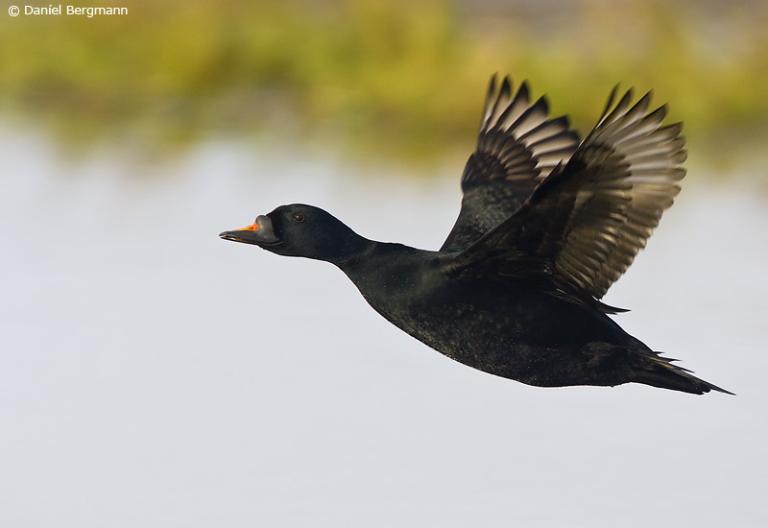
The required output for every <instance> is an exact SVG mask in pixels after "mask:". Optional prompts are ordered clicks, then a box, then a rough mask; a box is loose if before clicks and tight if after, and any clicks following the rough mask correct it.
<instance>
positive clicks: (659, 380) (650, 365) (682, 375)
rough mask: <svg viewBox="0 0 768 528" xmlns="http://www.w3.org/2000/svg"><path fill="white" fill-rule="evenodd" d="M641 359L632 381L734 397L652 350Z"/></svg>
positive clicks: (689, 391)
mask: <svg viewBox="0 0 768 528" xmlns="http://www.w3.org/2000/svg"><path fill="white" fill-rule="evenodd" d="M641 357H642V360H641V361H640V364H639V365H637V366H636V367H635V368H634V369H633V372H634V375H635V376H634V379H633V380H632V381H635V382H637V383H644V384H646V385H651V386H653V387H659V388H662V389H671V390H676V391H680V392H687V393H689V394H705V393H707V392H710V391H716V392H722V393H725V394H730V395H734V393H732V392H730V391H727V390H725V389H723V388H720V387H718V386H717V385H713V384H712V383H709V382H707V381H704V380H703V379H699V378H697V377H696V376H694V375H693V373H692V372H691V371H690V370H688V369H685V368H683V367H678V366H676V365H673V364H672V362H673V361H675V360H674V359H670V358H665V357H662V356H660V355H658V354H657V353H656V352H653V351H651V350H648V351H644V352H643V353H642V356H641ZM734 396H735V395H734Z"/></svg>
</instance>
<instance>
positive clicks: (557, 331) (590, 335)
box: [220, 78, 727, 394]
mask: <svg viewBox="0 0 768 528" xmlns="http://www.w3.org/2000/svg"><path fill="white" fill-rule="evenodd" d="M649 99H650V95H649V94H648V95H646V96H645V97H643V98H641V99H640V101H639V102H638V103H636V104H635V105H634V106H631V107H630V105H629V102H630V100H631V91H630V92H628V93H627V95H625V96H624V97H623V98H622V99H621V100H620V101H619V103H618V104H617V105H616V106H614V105H613V94H612V96H611V99H610V100H609V103H608V105H607V106H606V110H605V111H604V112H603V116H602V117H601V119H600V121H599V122H598V125H597V126H596V127H595V129H594V130H593V131H592V132H591V133H590V135H589V136H588V137H587V138H586V139H585V140H583V141H580V140H579V138H578V136H577V135H576V134H575V133H574V132H572V131H570V130H569V129H568V124H567V120H565V118H557V119H549V118H548V117H547V111H546V103H545V102H544V100H543V99H539V100H538V101H537V102H535V103H534V104H530V103H529V102H528V88H527V85H525V84H523V85H522V87H521V88H520V89H519V90H518V92H517V93H516V94H515V95H514V97H513V96H512V92H511V83H510V82H509V80H508V79H507V78H505V79H504V82H503V83H502V84H501V87H500V88H499V89H498V90H497V87H496V82H495V78H494V79H493V80H492V82H491V87H490V89H489V95H488V98H487V101H486V107H485V114H484V118H483V122H482V124H481V132H480V140H479V142H478V148H477V150H476V152H475V153H474V154H473V155H472V156H471V157H470V159H469V161H468V163H467V167H466V168H465V172H464V177H463V179H462V188H463V190H464V200H463V202H462V210H461V213H460V215H459V218H458V220H457V222H456V225H455V226H454V229H453V230H452V232H451V234H450V235H449V236H448V239H447V240H446V242H445V244H444V245H443V247H442V248H441V249H440V251H425V250H419V249H414V248H411V247H407V246H404V245H401V244H390V243H383V242H375V241H371V240H368V239H366V238H363V237H361V236H360V235H358V234H356V233H354V232H353V231H352V230H351V229H350V228H348V227H347V226H346V225H344V224H343V223H342V222H341V221H339V220H338V219H336V218H335V217H333V216H332V215H330V214H329V213H327V212H325V211H323V210H322V209H319V208H316V207H312V206H308V205H302V204H294V205H288V206H282V207H279V208H277V209H276V210H274V211H273V212H271V213H269V214H268V215H266V216H260V217H258V218H257V220H256V222H255V223H254V224H253V225H251V226H248V227H247V228H243V229H240V230H236V231H227V232H224V233H222V234H221V235H220V236H221V237H222V238H225V239H229V240H234V241H238V242H245V243H250V244H256V245H259V246H261V247H264V248H265V249H267V250H269V251H271V252H273V253H277V254H280V255H287V256H304V257H308V258H313V259H318V260H325V261H328V262H331V263H333V264H335V265H336V266H338V267H339V268H340V269H341V270H342V271H343V272H344V273H345V274H346V275H347V276H348V277H349V278H350V280H352V282H353V283H354V284H355V285H356V286H357V288H358V289H359V290H360V292H361V293H362V295H363V296H364V297H365V299H366V300H367V301H368V303H369V304H370V305H371V306H372V307H373V308H374V309H375V310H376V311H377V312H378V313H380V314H381V315H382V316H383V317H385V318H386V319H387V320H388V321H390V322H391V323H392V324H394V325H395V326H397V327H398V328H400V329H402V330H403V331H405V332H407V333H408V334H410V335H411V336H413V337H415V338H416V339H418V340H419V341H421V342H423V343H425V344H426V345H428V346H430V347H432V348H434V349H435V350H437V351H439V352H441V353H443V354H444V355H446V356H448V357H450V358H452V359H454V360H456V361H459V362H461V363H463V364H465V365H468V366H470V367H473V368H476V369H479V370H482V371H485V372H488V373H491V374H495V375H498V376H502V377H505V378H510V379H513V380H517V381H520V382H523V383H526V384H529V385H535V386H541V387H562V386H570V385H601V386H613V385H620V384H623V383H628V382H637V383H644V384H647V385H652V386H656V387H662V388H667V389H673V390H678V391H683V392H689V393H695V394H701V393H705V392H709V391H710V390H717V391H721V392H727V391H724V390H723V389H720V388H718V387H716V386H714V385H712V384H710V383H707V382H705V381H703V380H700V379H699V378H696V377H695V376H693V375H692V374H691V373H690V371H688V370H686V369H683V368H680V367H677V366H675V365H673V364H672V361H673V360H669V359H666V358H663V357H661V356H659V355H658V354H657V353H656V352H654V351H652V350H650V349H649V348H648V347H647V346H645V345H644V344H643V343H642V342H640V341H639V340H637V339H635V338H634V337H632V336H631V335H629V334H627V333H626V332H625V331H624V330H622V329H621V328H620V327H619V326H618V325H617V324H616V323H615V322H614V321H613V320H612V319H611V318H610V317H608V315H607V313H610V312H616V311H620V310H619V309H617V308H612V307H610V306H607V305H604V304H602V303H601V302H600V301H599V298H600V297H602V295H603V294H604V293H605V291H606V290H607V289H608V287H609V286H610V284H612V283H613V282H614V281H615V280H616V279H617V278H618V277H619V276H620V275H621V273H623V271H624V270H625V269H626V268H627V267H628V266H629V264H630V263H631V262H632V259H633V258H634V256H635V254H636V253H637V251H639V249H641V248H642V247H643V246H644V245H645V241H646V239H647V237H648V236H649V235H650V233H651V231H652V230H653V228H654V227H655V226H656V224H657V223H658V220H659V218H660V216H661V214H662V212H663V210H664V209H666V208H667V207H669V205H671V203H672V199H673V197H674V195H675V194H677V192H678V191H679V186H678V185H677V182H678V181H679V180H680V179H681V178H682V176H683V174H684V172H683V171H682V169H681V168H680V167H679V165H680V163H682V161H683V160H684V158H685V151H684V150H683V149H682V147H683V145H684V141H683V139H682V137H680V136H679V132H680V126H679V125H669V126H666V127H661V122H662V120H663V118H664V114H665V111H664V107H662V108H660V109H658V110H656V111H653V112H651V113H647V114H646V108H647V105H648V101H649Z"/></svg>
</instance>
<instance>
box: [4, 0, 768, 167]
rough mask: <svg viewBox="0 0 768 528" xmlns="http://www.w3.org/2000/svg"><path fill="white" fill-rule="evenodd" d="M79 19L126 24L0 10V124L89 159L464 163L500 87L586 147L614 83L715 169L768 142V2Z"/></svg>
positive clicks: (208, 9)
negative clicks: (657, 110)
mask: <svg viewBox="0 0 768 528" xmlns="http://www.w3.org/2000/svg"><path fill="white" fill-rule="evenodd" d="M89 5H127V6H128V7H129V9H130V12H129V14H128V15H127V16H113V17H94V18H90V19H89V18H84V17H67V16H58V17H55V16H45V17H32V16H19V17H17V18H11V17H10V16H7V15H6V13H5V8H3V12H2V13H0V112H2V114H1V115H2V117H3V118H4V120H11V121H12V122H13V120H19V121H20V122H21V121H24V122H25V123H33V124H34V125H35V126H36V125H38V124H39V125H41V126H42V127H43V128H44V129H45V130H49V131H52V132H53V133H54V134H55V136H56V137H57V138H58V139H59V140H60V141H61V143H62V144H65V145H71V146H73V147H78V148H86V149H87V148H91V147H93V146H95V145H99V144H104V143H116V144H121V145H122V144H126V145H131V146H133V147H135V148H138V149H140V150H147V151H148V152H151V151H155V152H165V151H167V152H174V151H175V150H176V149H178V148H188V147H189V146H190V145H194V144H196V142H197V141H198V140H200V139H204V138H208V137H218V136H224V137H238V138H251V137H254V138H256V137H259V138H261V140H266V141H270V140H271V141H276V142H279V143H280V144H281V145H283V146H284V148H288V149H290V148H291V143H292V142H296V143H300V142H309V143H312V144H321V145H324V146H325V145H327V146H331V147H333V148H337V149H339V150H340V151H342V152H344V153H345V155H349V156H353V157H355V156H359V157H366V158H368V157H373V158H374V159H387V158H389V159H394V160H411V159H412V160H418V159H433V158H434V157H435V156H445V155H447V156H453V155H461V156H464V155H466V154H468V153H469V149H470V148H471V145H472V143H473V135H474V133H475V131H476V128H477V124H478V121H479V113H480V107H481V104H482V100H483V97H484V93H485V87H486V83H487V81H488V78H489V76H490V74H491V73H493V72H496V71H498V72H502V73H506V72H509V73H511V74H512V76H513V79H514V80H515V81H516V82H519V81H521V80H523V79H528V80H529V81H530V83H531V87H532V89H533V92H534V95H541V94H543V93H547V94H548V96H549V100H550V103H551V108H552V111H553V113H555V114H561V113H568V114H570V115H571V117H572V120H573V123H574V124H575V125H576V126H577V127H578V128H579V129H580V130H581V132H582V133H584V132H586V130H587V129H588V127H589V126H590V125H591V124H592V123H593V122H594V120H595V118H596V117H597V116H598V115H599V113H600V111H601V110H602V107H603V104H604V102H605V98H606V96H607V94H608V92H609V91H610V89H611V88H612V87H613V85H614V84H616V83H617V82H621V83H623V85H624V86H629V85H632V86H635V87H636V88H637V90H638V91H645V90H648V89H651V88H653V89H654V92H655V94H656V98H655V101H656V102H658V103H659V104H660V103H662V102H665V101H669V102H670V109H671V118H672V119H675V120H684V121H685V124H686V134H687V135H688V137H689V138H690V139H691V143H692V147H691V149H692V150H693V148H694V147H696V146H698V148H699V149H700V151H702V152H706V155H707V156H712V157H715V158H717V159H720V160H724V161H726V162H732V161H734V160H736V161H737V160H738V159H739V156H741V155H742V152H741V151H742V150H746V146H747V145H759V144H761V143H762V142H764V141H765V140H766V139H768V119H767V118H766V116H768V98H766V87H768V82H767V81H768V31H765V30H764V28H765V27H768V3H766V2H747V1H741V2H735V3H730V2H729V3H726V2H690V3H683V2H670V1H666V2H661V1H658V2H649V1H643V0H625V1H614V2H589V1H580V2H577V1H574V2H555V1H551V0H550V1H544V2H534V1H513V2H500V1H480V2H471V1H468V0H467V1H464V2H462V1H452V2H451V1H447V0H443V1H441V0H433V1H408V2H406V1H384V0H357V1H352V0H350V1H348V2H334V1H330V0H326V1H318V2H310V1H291V0H282V1H264V0H262V1H256V2H253V1H240V0H224V1H221V0H219V1H214V0H210V1H196V2H188V1H187V2H179V1H164V2H149V1H147V2H138V1H134V2H122V3H119V2H113V3H103V2H102V3H99V2H90V3H89ZM712 147H716V148H712ZM692 153H693V152H692ZM702 155H703V154H702Z"/></svg>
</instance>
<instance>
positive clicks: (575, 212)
mask: <svg viewBox="0 0 768 528" xmlns="http://www.w3.org/2000/svg"><path fill="white" fill-rule="evenodd" d="M615 94H616V89H615V88H614V90H613V92H612V93H611V96H610V98H609V100H608V104H607V105H606V108H605V110H604V111H603V114H602V116H601V117H600V120H599V121H598V123H597V125H596V126H595V128H594V129H593V130H592V132H590V134H589V136H588V137H587V138H586V139H585V140H584V142H583V143H582V144H581V145H580V146H579V148H578V149H577V150H576V152H575V153H574V154H573V156H572V157H571V159H570V160H569V162H568V163H567V164H566V165H565V167H563V168H562V170H560V169H557V170H555V171H553V172H552V174H551V175H550V176H549V177H547V178H546V179H545V180H544V181H543V182H542V183H541V185H539V187H537V188H536V190H535V191H534V193H533V194H532V195H531V197H530V198H529V200H528V201H527V202H526V203H525V204H524V205H523V206H522V207H521V208H520V209H519V210H518V211H517V212H516V213H515V214H514V215H512V216H511V217H510V218H509V219H507V220H506V221H505V222H504V223H503V224H501V225H500V226H498V227H497V228H496V229H494V230H493V231H491V232H490V233H488V234H486V235H485V236H484V237H483V238H482V239H481V240H479V241H478V242H477V243H475V244H474V245H473V246H472V247H470V248H468V249H467V250H466V251H464V252H463V253H462V254H460V255H458V256H457V258H456V259H455V261H454V263H453V265H452V267H453V269H454V270H459V271H461V272H464V273H466V272H472V271H473V270H474V271H481V270H482V272H483V273H488V272H491V273H496V274H498V275H500V276H530V275H531V274H534V275H539V276H541V275H545V276H548V277H549V278H550V279H551V280H552V282H553V283H554V284H555V285H556V286H557V287H558V289H560V290H561V291H565V292H567V293H570V294H573V295H575V296H576V297H579V298H582V299H584V298H593V299H599V298H601V297H602V296H603V295H604V294H605V292H606V291H607V290H608V288H609V287H610V286H611V284H613V283H614V282H615V281H616V280H617V279H618V278H619V277H620V276H621V275H622V274H623V273H624V271H626V269H627V268H628V267H629V265H630V264H631V263H632V261H633V259H634V258H635V255H636V254H637V252H638V251H639V250H640V249H641V248H643V247H644V246H645V244H646V241H647V239H648V237H649V236H650V235H651V232H652V231H653V229H654V228H655V227H656V226H657V225H658V223H659V219H660V218H661V215H662V213H663V212H664V210H665V209H667V208H668V207H669V206H670V205H672V202H673V200H674V197H675V196H676V195H677V193H678V192H679V191H680V187H679V185H678V182H679V181H680V179H682V178H683V176H684V175H685V170H684V169H683V168H682V167H681V166H680V165H681V163H682V162H683V161H684V160H685V158H686V153H685V150H684V145H685V140H684V138H683V137H682V136H680V132H681V130H682V125H681V124H680V123H676V124H672V125H668V126H661V125H662V121H663V120H664V118H665V117H666V106H662V107H659V108H657V109H656V110H654V111H652V112H650V113H648V112H647V110H648V105H649V103H650V99H651V93H650V92H649V93H647V94H645V95H644V96H643V97H642V98H640V100H639V101H638V102H637V103H635V104H634V105H631V101H632V90H631V89H630V90H629V91H627V93H626V94H625V95H624V96H623V97H622V98H621V100H619V102H618V103H616V104H615V105H614V99H615Z"/></svg>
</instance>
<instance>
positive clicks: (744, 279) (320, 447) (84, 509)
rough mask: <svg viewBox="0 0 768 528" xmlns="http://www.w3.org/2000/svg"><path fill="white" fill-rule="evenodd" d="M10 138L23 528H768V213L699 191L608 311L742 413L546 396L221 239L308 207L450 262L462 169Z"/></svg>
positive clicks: (226, 149) (698, 187)
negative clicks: (139, 152)
mask: <svg viewBox="0 0 768 528" xmlns="http://www.w3.org/2000/svg"><path fill="white" fill-rule="evenodd" d="M0 135H1V136H2V137H0V139H2V141H0V155H2V159H3V166H4V168H3V169H2V171H3V175H2V177H1V181H2V182H3V185H2V193H0V245H1V247H2V260H0V271H1V273H0V291H1V292H2V302H0V339H1V340H2V346H1V347H0V526H3V527H9V528H27V527H29V528H31V527H56V528H64V527H73V528H91V527H93V528H97V527H98V528H103V527H105V526H109V527H115V528H117V527H126V528H128V527H137V526H140V527H142V528H153V527H158V528H159V527H162V528H172V527H211V526H226V527H228V528H237V527H253V526H269V527H282V526H291V527H292V526H313V527H318V526H329V527H342V526H356V527H357V526H365V527H393V526H397V527H406V526H407V527H411V526H413V527H425V526H440V527H466V526H481V527H496V526H498V527H502V526H504V527H508V526H521V527H522V526H524V527H526V528H536V527H550V526H554V527H559V526H567V527H581V526H584V527H590V528H595V527H616V526H621V527H643V528H647V527H649V526H696V527H697V528H703V527H709V526H712V527H718V528H722V527H729V528H738V527H756V526H768V505H767V504H766V500H765V490H766V489H768V457H767V455H768V421H767V420H768V418H767V413H766V408H767V407H768V388H766V382H765V379H766V376H768V355H767V354H766V345H765V330H766V315H768V313H767V310H766V306H767V305H766V299H768V281H767V280H766V278H765V266H766V262H767V261H768V236H766V232H767V230H768V208H766V204H767V203H768V201H767V200H768V197H767V196H765V195H762V196H759V195H757V194H756V193H755V192H753V191H752V190H751V188H748V187H746V186H744V185H743V184H734V183H733V182H732V181H731V182H730V183H728V182H726V183H724V184H722V185H717V184H715V183H713V181H712V180H711V179H708V178H706V177H704V176H703V175H701V174H697V172H696V171H695V170H692V171H691V172H690V174H689V176H688V179H687V180H686V181H685V182H684V183H685V185H687V187H688V188H686V189H684V192H683V193H682V194H681V195H680V198H679V200H678V203H677V204H676V205H675V207H673V208H672V210H671V211H670V212H668V214H667V215H666V216H665V218H664V219H663V221H662V224H661V227H660V229H659V230H658V232H657V233H656V234H655V235H654V236H653V238H652V239H651V241H650V243H649V245H648V249H647V250H646V251H644V252H643V253H642V254H641V255H640V256H639V257H638V259H637V261H636V263H635V265H634V266H633V267H632V268H631V270H630V271H629V272H628V273H627V274H626V275H625V277H624V278H622V279H621V281H620V282H619V283H618V284H617V285H616V286H615V287H614V288H613V289H612V290H611V292H610V293H609V294H608V296H607V297H606V301H607V302H608V303H610V304H613V305H618V306H624V307H628V308H631V309H632V312H630V313H628V314H624V315H620V316H617V320H618V321H619V323H620V324H621V325H622V326H623V327H624V328H625V329H626V330H627V331H629V332H630V333H632V334H633V335H635V336H636V337H638V338H640V339H641V340H643V341H644V342H646V343H647V344H648V345H649V346H651V347H652V348H654V349H656V350H660V351H663V352H665V353H666V354H668V355H669V356H671V357H675V358H680V359H681V360H682V363H681V364H682V366H685V367H688V368H691V369H693V370H695V371H696V374H697V375H699V376H701V377H702V378H703V379H705V380H708V381H711V382H712V383H715V384H717V385H720V386H722V387H724V388H726V389H729V390H732V391H734V392H736V393H737V396H736V397H731V396H726V395H722V394H709V395H705V396H691V395H686V394H681V393H675V392H671V391H665V390H661V389H653V388H650V387H646V386H641V385H626V386H622V387H617V388H613V389H610V388H568V389H541V388H533V387H527V386H525V385H522V384H519V383H516V382H513V381H510V380H505V379H501V378H497V377H493V376H491V375H488V374H484V373H481V372H478V371H474V370H472V369H470V368H468V367H465V366H462V365H460V364H458V363H454V362H452V361H451V360H449V359H447V358H445V357H443V356H441V355H440V354H438V353H437V352H434V351H432V350H430V349H429V348H427V347H426V346H424V345H422V344H420V343H419V342H417V341H416V340H414V339H413V338H411V337H409V336H408V335H406V334H404V333H402V332H401V331H400V330H398V329H396V328H395V327H393V326H391V325H390V324H389V323H387V322H386V321H384V320H383V319H382V318H381V317H380V316H378V315H377V314H376V313H375V312H374V311H373V310H372V309H370V308H369V307H368V306H367V305H366V304H365V302H364V301H363V299H362V298H361V297H360V295H359V294H358V292H357V290H356V289H355V288H354V286H353V285H352V284H351V283H349V282H348V281H347V279H346V278H345V277H344V276H343V275H342V274H341V272H339V271H338V270H337V269H335V268H334V267H332V266H331V265H329V264H325V263H321V262H314V261H309V260H304V259H287V258H282V257H277V256H275V255H271V254H269V253H267V252H265V251H262V250H260V249H258V248H256V247H251V246H246V245H242V244H234V243H232V242H225V241H222V240H219V239H218V237H217V234H218V233H219V232H220V231H223V230H225V229H231V228H235V227H239V226H240V225H245V224H247V223H249V222H250V221H251V220H252V219H253V217H254V216H255V215H256V214H259V213H265V212H268V211H270V210H271V209H273V208H274V207H275V206H277V205H280V204H284V203H291V202H304V203H312V204H316V205H319V206H322V207H324V208H327V209H328V210H330V211H331V212H332V213H334V214H335V215H336V216H338V217H339V218H341V219H342V220H344V221H345V222H347V223H348V224H349V225H350V226H351V227H353V228H355V229H356V230H357V231H358V232H360V233H361V234H363V235H365V236H368V237H370V238H376V239H380V240H388V241H400V242H403V243H408V244H412V245H416V246H420V247H429V248H437V247H439V246H440V244H441V242H442V240H443V238H444V237H445V235H446V234H447V232H448V230H449V229H450V227H451V225H452V224H453V221H454V219H455V215H456V214H457V212H458V202H459V184H458V180H459V175H460V173H461V166H460V165H456V166H455V167H450V168H449V169H441V170H440V172H441V174H440V175H439V177H436V178H434V179H431V180H425V179H418V178H398V177H397V175H396V174H395V173H394V172H395V171H393V173H391V174H390V173H387V172H385V171H378V172H377V171H370V170H366V169H361V168H355V167H350V166H341V165H338V164H336V163H334V162H332V161H329V160H319V159H316V158H312V157H311V156H306V157H304V158H303V157H302V156H303V155H302V154H301V152H284V153H279V152H278V153H267V152H262V151H258V150H257V149H254V148H252V147H248V148H246V147H245V146H243V145H237V144H229V143H215V142H211V143H207V144H204V145H202V146H200V147H199V148H197V149H196V150H194V151H193V152H191V153H189V154H187V155H185V156H184V157H183V159H181V160H176V161H173V162H160V161H159V162H158V163H157V165H156V166H155V167H154V168H148V167H147V166H143V167H142V166H136V165H129V164H125V163H124V162H123V161H121V159H120V158H119V157H112V156H111V155H109V154H104V155H101V156H96V157H94V158H89V159H86V160H84V161H83V160H80V161H72V160H67V159H63V158H62V157H60V156H59V155H58V154H57V153H56V152H55V150H54V149H53V148H52V147H51V145H49V144H48V143H46V142H45V141H44V140H42V139H40V138H35V137H34V136H24V135H21V136H19V135H17V134H12V133H10V132H9V131H8V130H7V129H6V131H5V132H2V134H0ZM697 179H700V180H702V181H694V180H697ZM763 188H765V187H763Z"/></svg>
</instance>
